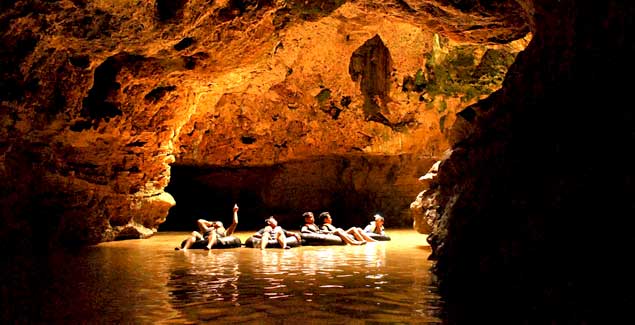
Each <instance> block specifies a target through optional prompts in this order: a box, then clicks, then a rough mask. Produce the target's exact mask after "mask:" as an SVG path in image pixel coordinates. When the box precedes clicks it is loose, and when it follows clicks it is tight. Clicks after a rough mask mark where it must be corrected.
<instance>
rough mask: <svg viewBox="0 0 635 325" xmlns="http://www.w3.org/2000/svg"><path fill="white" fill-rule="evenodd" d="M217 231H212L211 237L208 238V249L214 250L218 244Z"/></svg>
mask: <svg viewBox="0 0 635 325" xmlns="http://www.w3.org/2000/svg"><path fill="white" fill-rule="evenodd" d="M216 236H217V235H216V231H212V232H211V233H210V234H209V236H207V246H205V247H207V249H212V246H214V244H215V243H216Z"/></svg>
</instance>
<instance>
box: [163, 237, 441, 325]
mask: <svg viewBox="0 0 635 325" xmlns="http://www.w3.org/2000/svg"><path fill="white" fill-rule="evenodd" d="M393 244H395V243H390V242H388V243H386V242H385V243H369V244H367V245H364V246H306V247H299V248H294V249H291V250H279V249H268V250H264V251H261V250H259V249H248V248H239V249H231V250H222V251H210V252H196V251H192V252H188V253H186V255H187V256H186V259H187V261H188V263H187V264H183V265H181V266H180V267H178V268H175V269H174V270H173V271H172V273H171V275H170V279H169V282H168V288H169V290H170V296H171V301H172V304H173V306H174V308H175V309H179V310H182V311H183V315H184V316H185V317H186V318H187V319H188V320H190V321H194V322H196V321H219V322H225V323H233V322H265V323H268V322H273V323H276V322H280V321H282V320H285V321H292V320H296V321H303V322H305V321H306V320H320V321H321V322H331V323H332V322H341V323H346V322H360V321H369V320H370V321H377V322H391V323H399V322H407V323H411V322H418V323H421V322H423V323H439V322H440V320H439V318H438V313H439V302H438V301H439V298H438V296H437V295H436V294H435V293H434V292H433V290H431V289H433V288H431V287H430V283H429V282H430V281H429V278H428V273H427V272H428V269H427V268H429V265H428V261H427V260H426V257H427V254H426V252H425V251H422V250H421V249H418V248H417V247H413V246H412V245H411V246H408V248H407V249H404V248H403V247H401V249H396V247H395V249H394V251H393V250H391V246H392V245H393ZM417 264H419V267H417V266H416V265H417ZM413 268H414V269H413ZM417 268H418V269H417Z"/></svg>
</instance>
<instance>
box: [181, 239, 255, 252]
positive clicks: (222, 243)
mask: <svg viewBox="0 0 635 325" xmlns="http://www.w3.org/2000/svg"><path fill="white" fill-rule="evenodd" d="M186 241H187V239H185V240H183V241H182V242H181V248H183V246H185V242H186ZM241 244H242V243H241V241H240V238H238V237H235V236H225V237H221V238H216V242H214V245H213V246H212V249H217V248H235V247H240V245H241ZM206 247H207V239H198V240H197V241H195V242H194V243H193V244H192V246H191V247H190V248H189V249H205V248H206Z"/></svg>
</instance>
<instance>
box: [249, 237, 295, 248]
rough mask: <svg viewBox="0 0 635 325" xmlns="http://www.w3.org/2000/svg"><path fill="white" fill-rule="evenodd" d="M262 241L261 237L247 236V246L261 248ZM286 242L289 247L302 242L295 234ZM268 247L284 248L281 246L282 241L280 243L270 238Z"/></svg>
mask: <svg viewBox="0 0 635 325" xmlns="http://www.w3.org/2000/svg"><path fill="white" fill-rule="evenodd" d="M260 241H261V238H259V237H254V236H251V237H249V238H247V240H246V241H245V247H251V248H260ZM284 242H285V244H287V246H289V247H298V246H300V242H299V241H298V239H297V238H295V236H288V237H287V238H286V239H285V241H284ZM267 248H282V247H280V243H278V241H277V240H275V239H269V241H268V242H267Z"/></svg>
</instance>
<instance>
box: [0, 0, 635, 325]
mask: <svg viewBox="0 0 635 325" xmlns="http://www.w3.org/2000/svg"><path fill="white" fill-rule="evenodd" d="M0 8H2V12H1V13H0V30H1V31H2V34H1V36H0V37H1V38H2V42H3V44H4V45H5V46H4V47H3V48H2V49H0V76H1V80H0V88H1V89H0V107H1V109H0V116H1V118H2V124H1V125H0V135H1V136H0V180H1V181H2V183H3V187H2V190H1V191H0V208H1V209H2V219H1V220H0V222H2V224H1V226H0V241H1V242H2V243H3V247H5V248H6V251H7V252H9V253H11V254H12V255H16V256H24V255H26V256H28V255H29V254H32V255H41V254H44V255H46V254H47V253H48V252H53V251H54V250H56V249H59V248H63V247H90V246H91V245H95V244H98V243H103V242H111V241H116V240H122V239H131V238H134V239H146V238H151V237H152V236H154V235H155V234H157V232H159V231H161V230H163V229H175V230H183V229H185V228H186V226H187V224H188V223H190V224H191V222H192V221H193V220H194V219H195V218H197V217H198V216H203V215H211V216H214V215H216V216H220V215H223V214H227V215H229V213H228V211H229V207H231V205H232V203H234V202H235V201H240V203H241V205H242V206H244V213H245V215H246V218H245V219H244V223H245V224H246V225H248V226H249V227H250V228H254V229H255V228H257V227H258V223H260V222H262V219H263V218H264V217H266V216H267V215H270V214H275V215H279V216H280V217H281V218H282V219H283V220H284V221H285V222H292V220H293V218H295V217H297V216H298V214H300V213H301V212H302V211H304V210H305V209H309V208H310V209H316V210H323V209H329V210H331V212H332V213H333V214H335V213H337V216H341V217H340V218H341V220H342V223H344V224H346V225H350V224H357V223H361V222H362V221H364V220H367V219H368V218H369V216H370V215H372V214H373V213H376V212H379V213H383V214H385V215H386V216H387V222H394V223H393V225H394V226H396V227H410V226H415V228H416V229H417V230H418V231H420V232H425V233H427V234H429V236H428V237H427V238H428V242H429V243H430V245H431V247H432V250H433V253H432V255H431V256H432V258H433V259H434V261H435V264H434V268H433V272H434V274H435V276H437V277H438V281H439V286H440V288H441V291H442V292H443V294H444V296H445V297H446V299H447V301H448V302H449V304H450V306H451V309H450V310H449V311H448V315H450V320H449V323H469V322H470V317H472V318H474V319H478V318H480V316H482V317H483V318H484V319H487V316H488V315H484V314H482V313H480V309H479V307H480V306H482V305H484V304H495V305H500V306H501V316H509V319H516V318H517V316H518V315H524V316H521V317H520V318H521V319H522V320H521V321H519V322H518V323H524V324H526V323H557V324H560V323H562V324H565V323H566V324H569V323H576V324H577V323H582V324H587V323H598V322H599V323H601V322H610V321H612V320H613V318H615V319H619V316H623V314H624V313H625V312H627V311H628V310H630V307H632V306H633V305H634V302H635V298H634V297H633V292H635V291H634V290H633V281H632V274H633V272H632V271H633V270H632V267H631V266H630V263H627V262H628V259H629V258H628V257H629V256H630V249H631V248H632V247H635V245H634V243H633V238H634V237H633V236H632V235H631V233H630V229H631V227H630V225H631V221H630V219H631V217H632V216H633V215H635V213H634V212H635V211H634V210H635V209H634V207H635V206H634V205H633V204H632V197H633V194H635V191H634V187H635V186H634V182H633V179H634V177H633V168H632V166H635V164H634V163H633V158H632V157H633V155H632V154H631V153H630V151H632V148H634V147H635V146H634V142H635V141H634V140H635V137H634V134H635V132H633V125H634V122H635V121H633V111H632V109H631V108H630V105H629V104H628V102H630V98H629V93H630V91H631V90H630V88H631V83H630V82H629V81H628V80H630V77H631V76H632V74H633V63H632V62H633V60H632V58H633V57H634V56H633V54H634V52H635V47H634V45H633V44H635V43H634V42H633V41H634V40H633V34H632V30H633V18H632V17H633V16H634V15H633V14H634V13H635V5H633V4H631V3H628V2H626V1H616V0H611V1H605V2H601V3H600V2H586V1H579V0H560V1H547V0H510V1H499V2H495V1H484V0H483V1H477V0H474V1H445V0H425V1H411V0H405V1H401V0H400V1H386V2H382V3H376V2H374V1H308V2H305V1H269V0H267V1H203V0H189V1H176V2H170V1H145V2H135V3H132V2H130V3H128V2H116V3H108V2H103V1H100V2H90V1H80V0H59V1H39V0H21V1H15V2H3V3H2V4H0ZM307 187H310V188H307ZM203 200H209V201H208V202H209V203H211V204H210V205H211V206H210V205H205V206H202V205H201V204H200V203H201V202H202V201H203ZM388 220H390V221H388ZM413 223H414V224H415V225H413ZM590 256H592V257H593V258H597V259H599V260H590V259H589V257H590ZM4 262H5V263H7V264H10V263H11V261H10V260H9V259H7V260H5V261H4ZM483 292H487V293H488V296H487V298H490V299H484V297H482V296H479V295H477V293H479V294H480V293H483ZM509 319H506V320H507V322H501V323H505V324H509V323H510V322H509ZM546 320H548V321H546ZM492 322H493V321H492ZM511 323H515V322H511Z"/></svg>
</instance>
